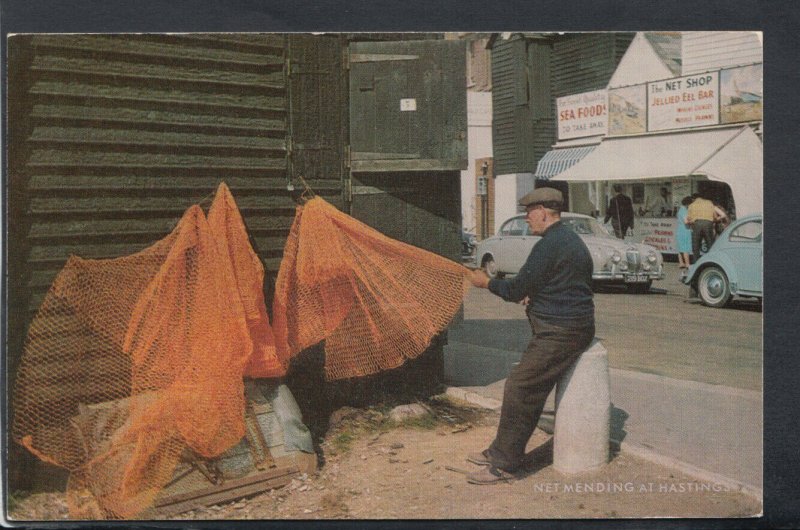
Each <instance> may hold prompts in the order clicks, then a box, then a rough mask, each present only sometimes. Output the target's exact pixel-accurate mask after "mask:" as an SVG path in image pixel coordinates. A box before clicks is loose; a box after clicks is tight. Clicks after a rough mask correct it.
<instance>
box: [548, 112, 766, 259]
mask: <svg viewBox="0 0 800 530" xmlns="http://www.w3.org/2000/svg"><path fill="white" fill-rule="evenodd" d="M762 158H763V155H762V146H761V140H760V139H759V138H758V136H756V134H755V133H754V132H753V130H752V129H751V128H750V127H749V126H741V125H740V126H735V127H721V128H714V129H705V130H691V131H681V132H673V133H666V134H654V135H643V136H635V137H624V138H613V137H606V138H604V139H603V141H602V142H600V144H599V145H598V146H597V147H596V148H595V149H593V150H592V151H591V152H590V153H589V154H587V155H586V156H585V157H584V158H582V159H581V160H580V161H579V162H578V163H576V164H574V165H573V166H571V167H569V168H568V169H566V170H564V171H562V172H561V173H558V174H557V175H554V176H553V177H552V178H551V180H554V181H567V182H568V184H569V190H570V193H569V197H570V204H569V207H570V210H571V211H574V212H579V213H585V214H589V215H595V216H598V217H601V218H604V217H605V210H606V205H607V204H608V201H609V199H610V198H611V196H612V195H613V194H614V186H615V185H619V186H621V190H622V192H623V193H624V194H625V195H627V196H628V197H630V198H631V200H632V203H633V210H634V228H633V230H631V231H629V233H628V234H627V235H626V239H630V240H631V241H634V242H644V243H647V244H649V245H652V246H654V247H656V248H658V249H659V250H660V251H662V252H663V253H667V254H670V253H675V252H676V247H675V231H676V228H677V222H678V220H677V218H676V217H675V215H676V213H677V211H678V208H679V207H680V204H681V200H682V199H683V198H684V197H687V196H690V195H692V194H693V193H698V192H701V193H705V194H708V195H709V196H711V197H712V198H713V201H714V202H715V203H716V204H718V205H719V206H721V207H722V208H723V209H725V210H726V211H727V212H728V213H729V215H730V216H731V217H732V218H735V217H741V216H743V215H747V214H749V213H755V212H760V211H762V190H763V163H762ZM609 228H610V224H609Z"/></svg>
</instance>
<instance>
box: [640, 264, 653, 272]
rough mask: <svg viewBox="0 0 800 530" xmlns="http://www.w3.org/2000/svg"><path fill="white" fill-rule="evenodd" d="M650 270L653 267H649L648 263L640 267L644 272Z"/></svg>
mask: <svg viewBox="0 0 800 530" xmlns="http://www.w3.org/2000/svg"><path fill="white" fill-rule="evenodd" d="M652 268H653V267H651V266H650V264H649V263H645V264H644V265H642V269H644V270H646V271H649V270H650V269H652Z"/></svg>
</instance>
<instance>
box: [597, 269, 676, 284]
mask: <svg viewBox="0 0 800 530" xmlns="http://www.w3.org/2000/svg"><path fill="white" fill-rule="evenodd" d="M592 279H593V280H595V281H604V282H623V283H644V282H650V281H653V280H663V279H664V268H663V267H659V268H658V269H657V270H650V271H643V270H638V271H630V270H627V271H621V270H618V269H616V268H615V269H612V270H610V271H596V272H594V273H592Z"/></svg>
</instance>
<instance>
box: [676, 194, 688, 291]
mask: <svg viewBox="0 0 800 530" xmlns="http://www.w3.org/2000/svg"><path fill="white" fill-rule="evenodd" d="M690 204H692V198H691V197H690V196H688V195H687V196H686V197H684V198H683V200H681V207H680V208H678V215H677V216H676V217H677V221H678V223H677V224H678V226H677V228H676V229H675V243H676V246H677V247H678V267H679V268H680V269H681V279H683V277H685V276H686V273H687V271H688V270H689V266H690V265H691V264H692V262H691V258H690V257H689V253H690V252H692V229H691V228H690V227H689V224H688V223H687V219H686V217H687V215H688V214H689V205H690Z"/></svg>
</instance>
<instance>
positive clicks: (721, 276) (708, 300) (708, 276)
mask: <svg viewBox="0 0 800 530" xmlns="http://www.w3.org/2000/svg"><path fill="white" fill-rule="evenodd" d="M697 294H699V295H700V300H702V301H703V303H704V304H705V305H707V306H709V307H723V306H724V305H725V304H727V303H728V301H730V299H731V288H730V285H729V284H728V277H727V276H726V275H725V272H724V271H723V270H722V269H720V268H719V267H709V268H707V269H703V272H701V273H700V277H699V278H698V280H697Z"/></svg>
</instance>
